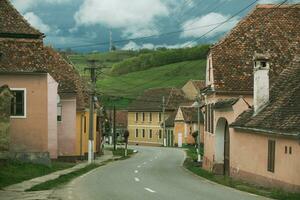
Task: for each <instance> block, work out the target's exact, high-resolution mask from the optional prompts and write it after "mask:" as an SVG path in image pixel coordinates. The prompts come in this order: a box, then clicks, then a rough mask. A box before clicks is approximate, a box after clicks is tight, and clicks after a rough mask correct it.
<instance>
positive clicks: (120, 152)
mask: <svg viewBox="0 0 300 200" xmlns="http://www.w3.org/2000/svg"><path fill="white" fill-rule="evenodd" d="M109 150H110V151H112V153H113V155H114V156H119V157H121V158H122V159H123V158H125V159H126V158H129V157H130V156H132V155H133V154H134V152H133V149H127V156H125V149H124V148H123V147H121V148H120V147H118V148H117V149H116V150H114V149H113V148H109Z"/></svg>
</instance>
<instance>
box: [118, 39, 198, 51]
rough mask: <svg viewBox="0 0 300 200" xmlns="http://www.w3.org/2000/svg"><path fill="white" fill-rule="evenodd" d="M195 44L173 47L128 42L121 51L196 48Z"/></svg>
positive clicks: (189, 43)
mask: <svg viewBox="0 0 300 200" xmlns="http://www.w3.org/2000/svg"><path fill="white" fill-rule="evenodd" d="M196 45H197V43H196V42H193V41H192V42H185V43H181V44H175V45H167V44H159V45H154V44H152V43H146V44H141V45H139V44H137V43H135V42H133V41H130V42H128V43H127V44H126V45H124V46H123V47H122V50H139V49H157V48H160V47H165V48H168V49H178V48H184V47H193V46H196Z"/></svg>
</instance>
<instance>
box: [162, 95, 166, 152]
mask: <svg viewBox="0 0 300 200" xmlns="http://www.w3.org/2000/svg"><path fill="white" fill-rule="evenodd" d="M162 111H163V138H164V141H163V142H164V146H165V147H166V146H167V137H166V119H165V111H166V105H165V96H163V99H162Z"/></svg>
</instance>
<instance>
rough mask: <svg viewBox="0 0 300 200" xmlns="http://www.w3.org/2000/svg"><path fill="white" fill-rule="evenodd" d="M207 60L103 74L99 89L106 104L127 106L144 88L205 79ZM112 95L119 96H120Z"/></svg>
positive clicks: (174, 85)
mask: <svg viewBox="0 0 300 200" xmlns="http://www.w3.org/2000/svg"><path fill="white" fill-rule="evenodd" d="M205 63H206V60H197V61H185V62H180V63H174V64H170V65H165V66H161V67H155V68H151V69H148V70H144V71H139V72H133V73H129V74H125V75H120V76H108V75H106V74H105V75H103V76H102V77H101V78H100V79H99V80H98V83H97V89H98V91H99V92H101V93H103V95H102V100H103V101H104V103H105V105H107V106H111V105H112V104H113V103H115V104H116V105H117V107H119V108H125V107H126V106H127V105H128V103H130V102H131V100H132V99H134V98H135V97H136V96H137V95H139V94H141V93H142V92H143V91H144V90H146V89H149V88H156V87H178V88H180V87H182V86H183V85H184V84H185V83H186V82H187V81H188V80H190V79H204V78H205V77H204V76H205ZM110 96H118V97H119V98H116V97H113V98H109V97H110Z"/></svg>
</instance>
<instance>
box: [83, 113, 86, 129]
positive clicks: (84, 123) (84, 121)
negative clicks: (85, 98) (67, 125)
mask: <svg viewBox="0 0 300 200" xmlns="http://www.w3.org/2000/svg"><path fill="white" fill-rule="evenodd" d="M83 130H84V133H86V116H84V118H83Z"/></svg>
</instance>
